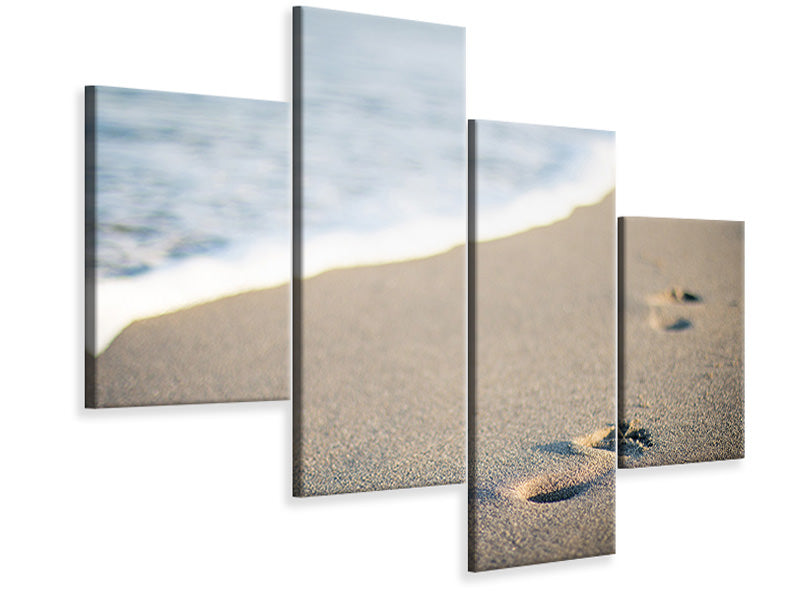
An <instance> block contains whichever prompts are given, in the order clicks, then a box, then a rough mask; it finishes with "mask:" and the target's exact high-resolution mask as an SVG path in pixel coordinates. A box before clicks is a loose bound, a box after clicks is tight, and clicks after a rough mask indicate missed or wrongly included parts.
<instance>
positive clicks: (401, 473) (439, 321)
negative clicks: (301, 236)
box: [293, 246, 466, 496]
mask: <svg viewBox="0 0 800 600" xmlns="http://www.w3.org/2000/svg"><path fill="white" fill-rule="evenodd" d="M464 273H465V252H464V246H460V247H458V248H456V249H454V250H451V251H449V252H446V253H444V254H440V255H437V256H433V257H429V258H423V259H419V260H411V261H405V262H399V263H392V264H386V265H379V266H373V267H356V268H347V269H338V270H334V271H329V272H326V273H323V274H321V275H318V276H316V277H312V278H309V279H306V280H303V281H302V294H301V295H300V303H301V306H302V308H301V309H300V310H299V311H298V310H297V307H296V308H295V318H296V319H297V318H298V317H300V323H299V324H300V329H301V334H300V336H299V337H297V336H296V337H295V341H294V343H295V345H296V346H295V352H296V353H297V354H296V355H295V360H296V362H295V366H294V368H295V377H296V379H295V387H294V390H293V410H294V419H295V431H294V433H295V438H294V450H295V463H294V493H295V495H298V496H313V495H320V494H336V493H344V492H358V491H368V490H378V489H389V488H400V487H416V486H425V485H441V484H447V483H458V482H462V481H464V474H465V464H464V462H465V461H464V455H465V441H466V439H465V431H466V411H465V400H464V386H465V375H464V373H465V323H464V320H465V319H464V313H465V310H464V305H465V282H464ZM295 326H297V324H296V325H295ZM296 331H297V330H296ZM298 359H299V360H301V361H302V364H298V362H297V360H298Z"/></svg>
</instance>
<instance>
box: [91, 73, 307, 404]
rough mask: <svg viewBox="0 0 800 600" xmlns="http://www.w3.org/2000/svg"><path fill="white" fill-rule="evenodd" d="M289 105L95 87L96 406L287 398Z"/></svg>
mask: <svg viewBox="0 0 800 600" xmlns="http://www.w3.org/2000/svg"><path fill="white" fill-rule="evenodd" d="M290 206H291V204H290V197H289V107H288V105H287V104H285V103H280V102H265V101H259V100H240V99H236V98H219V97H213V96H201V95H193V94H174V93H166V92H153V91H146V90H133V89H122V88H112V87H89V88H87V89H86V406H87V407H92V408H100V407H118V406H141V405H153V404H183V403H194V402H226V401H236V400H272V399H285V398H288V396H289V291H288V282H289V277H290V265H291V260H290V252H291V250H290V233H289V232H290V222H291V221H290Z"/></svg>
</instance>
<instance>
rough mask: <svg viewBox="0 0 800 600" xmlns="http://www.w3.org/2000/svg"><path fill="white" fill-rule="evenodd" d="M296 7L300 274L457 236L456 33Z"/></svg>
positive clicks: (461, 214) (462, 208)
mask: <svg viewBox="0 0 800 600" xmlns="http://www.w3.org/2000/svg"><path fill="white" fill-rule="evenodd" d="M302 15H303V17H302V18H303V33H302V61H303V62H302V64H303V71H302V83H303V95H302V99H301V100H302V118H303V138H302V148H303V190H302V193H303V197H302V201H303V242H304V254H303V260H304V265H303V274H304V275H305V276H310V275H314V274H316V273H319V272H320V271H323V270H326V269H329V268H333V267H337V266H349V265H356V264H374V263H379V262H385V261H391V260H401V259H404V258H410V257H413V256H424V255H426V254H431V253H433V252H439V251H442V250H446V249H447V248H449V247H452V246H453V245H455V244H458V243H463V242H464V240H465V235H466V201H465V198H466V120H465V79H464V77H465V75H464V70H465V43H464V30H463V29H462V28H457V27H449V26H444V25H434V24H430V23H420V22H416V21H405V20H399V19H387V18H382V17H373V16H367V15H360V14H352V13H342V12H336V11H329V10H320V9H308V8H304V9H303V10H302Z"/></svg>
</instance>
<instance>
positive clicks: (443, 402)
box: [292, 8, 466, 496]
mask: <svg viewBox="0 0 800 600" xmlns="http://www.w3.org/2000/svg"><path fill="white" fill-rule="evenodd" d="M464 60H465V43H464V30H463V29H462V28H457V27H449V26H444V25H434V24H430V23H420V22H415V21H405V20H398V19H389V18H383V17H373V16H367V15H360V14H351V13H343V12H337V11H329V10H320V9H309V8H296V9H295V12H294V106H293V114H294V123H293V127H294V146H293V148H294V159H293V164H294V181H293V183H294V240H293V250H294V272H293V284H292V285H293V327H294V333H293V361H294V363H293V383H292V393H293V413H294V419H293V422H294V494H295V495H297V496H310V495H319V494H335V493H343V492H358V491H369V490H380V489H388V488H400V487H412V486H424V485H437V484H446V483H454V482H462V481H463V480H464V472H465V460H464V455H465V420H466V419H465V417H466V411H465V397H464V381H465V375H464V372H465V323H464V312H465V301H464V298H465V283H464V275H465V246H466V202H465V198H466V120H465V115H464V102H465V100H464V94H465V87H464V66H465V62H464Z"/></svg>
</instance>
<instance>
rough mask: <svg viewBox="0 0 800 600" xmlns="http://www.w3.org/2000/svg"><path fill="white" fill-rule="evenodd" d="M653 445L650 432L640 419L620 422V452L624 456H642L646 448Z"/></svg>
mask: <svg viewBox="0 0 800 600" xmlns="http://www.w3.org/2000/svg"><path fill="white" fill-rule="evenodd" d="M652 445H653V439H652V437H651V436H650V432H649V431H648V430H647V429H645V428H644V427H642V422H641V421H640V420H639V419H633V420H632V421H630V422H628V421H620V422H619V453H620V454H622V455H623V456H637V457H638V456H641V455H642V454H644V450H645V448H649V447H650V446H652Z"/></svg>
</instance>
